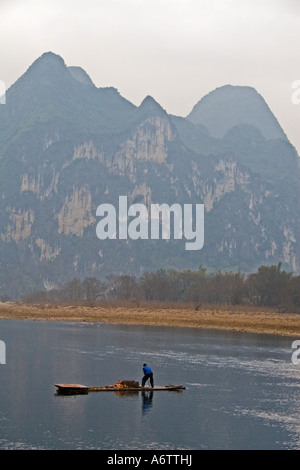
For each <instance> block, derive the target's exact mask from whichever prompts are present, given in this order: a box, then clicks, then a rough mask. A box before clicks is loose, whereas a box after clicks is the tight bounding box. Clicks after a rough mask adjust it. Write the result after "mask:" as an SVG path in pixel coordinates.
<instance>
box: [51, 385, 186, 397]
mask: <svg viewBox="0 0 300 470" xmlns="http://www.w3.org/2000/svg"><path fill="white" fill-rule="evenodd" d="M55 387H57V391H58V393H60V394H64V395H75V394H78V395H79V394H80V395H82V394H86V393H89V392H149V391H150V392H158V391H168V392H170V391H177V390H185V387H184V386H183V385H164V386H159V387H153V388H151V387H142V386H139V387H115V386H114V385H106V386H104V387H88V386H86V385H81V384H55Z"/></svg>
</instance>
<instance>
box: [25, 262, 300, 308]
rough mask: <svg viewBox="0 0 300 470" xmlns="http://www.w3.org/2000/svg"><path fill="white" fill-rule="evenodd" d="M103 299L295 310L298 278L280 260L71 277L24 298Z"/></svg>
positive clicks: (299, 292) (299, 290) (299, 289)
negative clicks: (250, 269) (253, 268)
mask: <svg viewBox="0 0 300 470" xmlns="http://www.w3.org/2000/svg"><path fill="white" fill-rule="evenodd" d="M104 300H119V301H123V302H124V301H126V302H135V303H136V304H139V303H141V302H142V301H148V302H149V301H158V302H187V303H192V304H193V306H194V308H195V309H196V310H197V309H199V308H200V307H201V305H202V304H209V303H214V304H215V303H220V304H227V305H257V306H270V307H280V308H282V309H283V311H284V309H288V310H289V311H299V313H300V276H294V275H293V274H292V273H289V272H286V271H284V270H282V266H281V263H279V264H278V265H272V266H261V267H259V268H258V270H257V272H255V273H253V274H250V275H248V276H246V275H245V274H243V273H241V272H240V271H238V272H236V273H233V272H228V271H225V272H221V271H217V272H215V273H214V274H210V273H208V272H207V270H206V268H204V267H203V266H200V267H199V269H198V270H196V271H191V270H184V271H177V270H175V269H159V270H157V271H154V272H146V273H144V274H142V275H141V276H140V277H136V276H133V275H128V274H120V275H109V276H107V277H106V279H105V281H100V280H99V279H97V278H94V277H87V278H85V279H84V280H80V279H79V278H74V279H73V280H71V281H70V282H67V283H66V284H64V285H63V286H62V287H60V288H57V289H53V290H50V291H38V292H34V293H31V294H28V295H26V296H24V297H23V298H22V299H21V301H23V302H26V303H34V302H35V303H41V302H48V303H66V302H68V303H72V304H78V303H88V304H90V305H94V304H96V303H98V302H101V301H104Z"/></svg>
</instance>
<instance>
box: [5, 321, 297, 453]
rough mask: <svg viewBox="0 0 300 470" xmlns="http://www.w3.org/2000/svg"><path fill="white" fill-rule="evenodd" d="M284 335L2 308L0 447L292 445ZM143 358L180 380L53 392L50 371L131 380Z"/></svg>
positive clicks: (293, 385)
mask: <svg viewBox="0 0 300 470" xmlns="http://www.w3.org/2000/svg"><path fill="white" fill-rule="evenodd" d="M294 339H298V338H284V337H279V336H269V335H256V334H249V333H233V332H222V331H213V330H196V329H188V328H168V327H150V326H121V325H105V324H97V323H95V324H88V323H66V322H39V321H37V322H35V321H15V320H0V340H1V342H2V344H5V364H0V384H1V386H0V449H45V450H46V449H50V450H55V449H58V450H59V449H83V450H85V449H103V450H104V449H106V450H107V449H110V450H111V449H120V450H125V449H136V450H137V449H143V450H153V449H157V450H159V449H162V450H172V449H173V450H174V449H177V450H179V449H180V450H201V449H209V450H212V449H214V450H216V449H225V450H226V449H236V450H238V449H300V424H299V423H300V404H299V392H300V365H297V364H293V363H292V360H291V357H292V352H293V350H292V349H291V344H292V341H293V340H294ZM2 362H3V361H2ZM144 362H146V363H147V364H149V365H150V367H151V368H152V369H153V372H154V381H155V385H168V384H183V385H184V386H185V387H186V389H185V390H183V391H181V392H165V391H163V392H158V391H157V392H153V393H150V392H147V393H145V394H142V393H136V394H129V393H127V394H117V393H115V392H105V393H103V392H94V393H89V394H88V395H78V396H58V395H57V394H56V388H55V386H54V384H55V383H79V384H83V385H88V386H96V385H110V384H114V383H115V382H116V381H118V380H119V379H128V380H138V381H139V382H140V383H141V379H142V364H143V363H144Z"/></svg>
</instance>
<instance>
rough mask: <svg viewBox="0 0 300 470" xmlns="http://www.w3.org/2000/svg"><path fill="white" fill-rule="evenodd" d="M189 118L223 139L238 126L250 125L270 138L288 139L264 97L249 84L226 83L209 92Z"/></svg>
mask: <svg viewBox="0 0 300 470" xmlns="http://www.w3.org/2000/svg"><path fill="white" fill-rule="evenodd" d="M187 119H188V120H190V121H191V122H193V123H194V124H202V125H204V126H205V127H206V128H207V129H208V130H209V132H210V134H211V135H212V136H213V137H217V138H222V137H224V135H226V133H227V132H228V131H229V130H230V129H231V128H232V127H234V126H237V125H240V124H250V125H252V126H255V127H257V128H258V129H260V131H261V133H262V135H263V136H264V137H265V138H266V139H277V138H282V139H286V135H285V133H284V132H283V130H282V128H281V127H280V125H279V123H278V121H277V119H276V118H275V116H274V114H273V113H272V112H271V110H270V109H269V107H268V105H267V103H266V102H265V100H264V99H263V97H262V96H261V95H260V94H259V93H258V92H257V91H256V90H255V89H254V88H253V87H249V86H232V85H225V86H222V87H220V88H216V89H215V90H213V91H211V92H210V93H208V94H207V95H206V96H204V97H203V98H202V99H201V100H200V101H199V102H198V103H197V104H196V105H195V106H194V108H193V110H192V111H191V112H190V114H189V115H188V116H187Z"/></svg>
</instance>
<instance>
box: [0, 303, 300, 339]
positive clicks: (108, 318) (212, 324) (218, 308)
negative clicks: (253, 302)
mask: <svg viewBox="0 0 300 470" xmlns="http://www.w3.org/2000/svg"><path fill="white" fill-rule="evenodd" d="M4 319H8V320H36V321H63V322H90V323H96V322H100V323H109V324H121V325H149V326H155V327H156V326H157V327H185V328H201V329H217V330H227V331H239V332H249V333H259V334H273V335H281V336H291V337H293V338H295V339H297V338H299V339H300V315H299V314H297V313H289V312H284V313H280V312H278V311H276V308H275V309H272V308H271V307H257V306H227V305H211V304H207V305H202V306H200V307H199V308H198V309H197V310H195V308H193V306H192V305H189V304H174V305H173V304H168V303H165V304H164V303H151V302H148V303H145V304H142V305H139V306H137V305H135V304H131V303H130V302H128V303H127V304H126V303H123V305H122V304H120V303H119V304H118V303H114V302H103V303H99V304H97V305H93V306H88V305H50V304H33V305H28V304H22V303H18V302H15V303H14V302H3V303H0V320H4Z"/></svg>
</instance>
